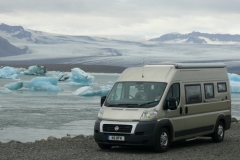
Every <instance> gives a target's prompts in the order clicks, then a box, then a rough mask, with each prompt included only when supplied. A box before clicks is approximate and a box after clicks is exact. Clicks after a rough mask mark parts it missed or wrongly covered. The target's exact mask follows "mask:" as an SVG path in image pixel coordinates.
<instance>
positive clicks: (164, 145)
mask: <svg viewBox="0 0 240 160" xmlns="http://www.w3.org/2000/svg"><path fill="white" fill-rule="evenodd" d="M169 143H170V135H169V131H168V130H167V129H166V128H161V129H160V130H159V133H158V134H157V143H156V146H155V147H154V151H156V152H159V153H162V152H166V151H167V150H168V148H169Z"/></svg>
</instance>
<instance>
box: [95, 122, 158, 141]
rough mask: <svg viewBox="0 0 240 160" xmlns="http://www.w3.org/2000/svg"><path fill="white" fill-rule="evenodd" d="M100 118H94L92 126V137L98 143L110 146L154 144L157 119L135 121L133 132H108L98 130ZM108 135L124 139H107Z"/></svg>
mask: <svg viewBox="0 0 240 160" xmlns="http://www.w3.org/2000/svg"><path fill="white" fill-rule="evenodd" d="M100 123H101V120H96V122H95V126H94V139H95V141H96V142H97V143H99V144H108V145H112V146H155V144H156V140H155V137H156V135H155V133H156V132H155V130H156V129H157V121H150V122H137V125H136V128H135V130H134V132H133V133H129V134H127V133H117V132H114V133H108V132H100V131H101V130H100ZM109 136H124V141H113V140H109Z"/></svg>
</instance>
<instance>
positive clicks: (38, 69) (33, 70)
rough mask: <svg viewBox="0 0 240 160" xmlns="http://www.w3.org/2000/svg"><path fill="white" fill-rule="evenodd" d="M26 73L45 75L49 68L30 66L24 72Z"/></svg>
mask: <svg viewBox="0 0 240 160" xmlns="http://www.w3.org/2000/svg"><path fill="white" fill-rule="evenodd" d="M23 73H24V74H25V75H35V76H45V75H46V73H47V69H46V67H44V66H38V65H35V66H30V67H28V69H27V70H26V71H24V72H23Z"/></svg>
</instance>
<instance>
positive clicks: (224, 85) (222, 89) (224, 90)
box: [217, 82, 227, 92]
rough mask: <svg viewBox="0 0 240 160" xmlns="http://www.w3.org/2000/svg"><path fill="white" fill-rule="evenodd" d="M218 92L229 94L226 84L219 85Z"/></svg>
mask: <svg viewBox="0 0 240 160" xmlns="http://www.w3.org/2000/svg"><path fill="white" fill-rule="evenodd" d="M217 87H218V92H227V85H226V82H221V83H217Z"/></svg>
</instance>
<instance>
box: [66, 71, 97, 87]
mask: <svg viewBox="0 0 240 160" xmlns="http://www.w3.org/2000/svg"><path fill="white" fill-rule="evenodd" d="M71 71H72V72H71V74H70V80H71V82H69V83H70V84H71V85H91V84H92V83H93V80H94V76H92V75H90V74H88V73H86V72H84V71H83V70H81V69H80V68H73V69H71Z"/></svg>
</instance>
